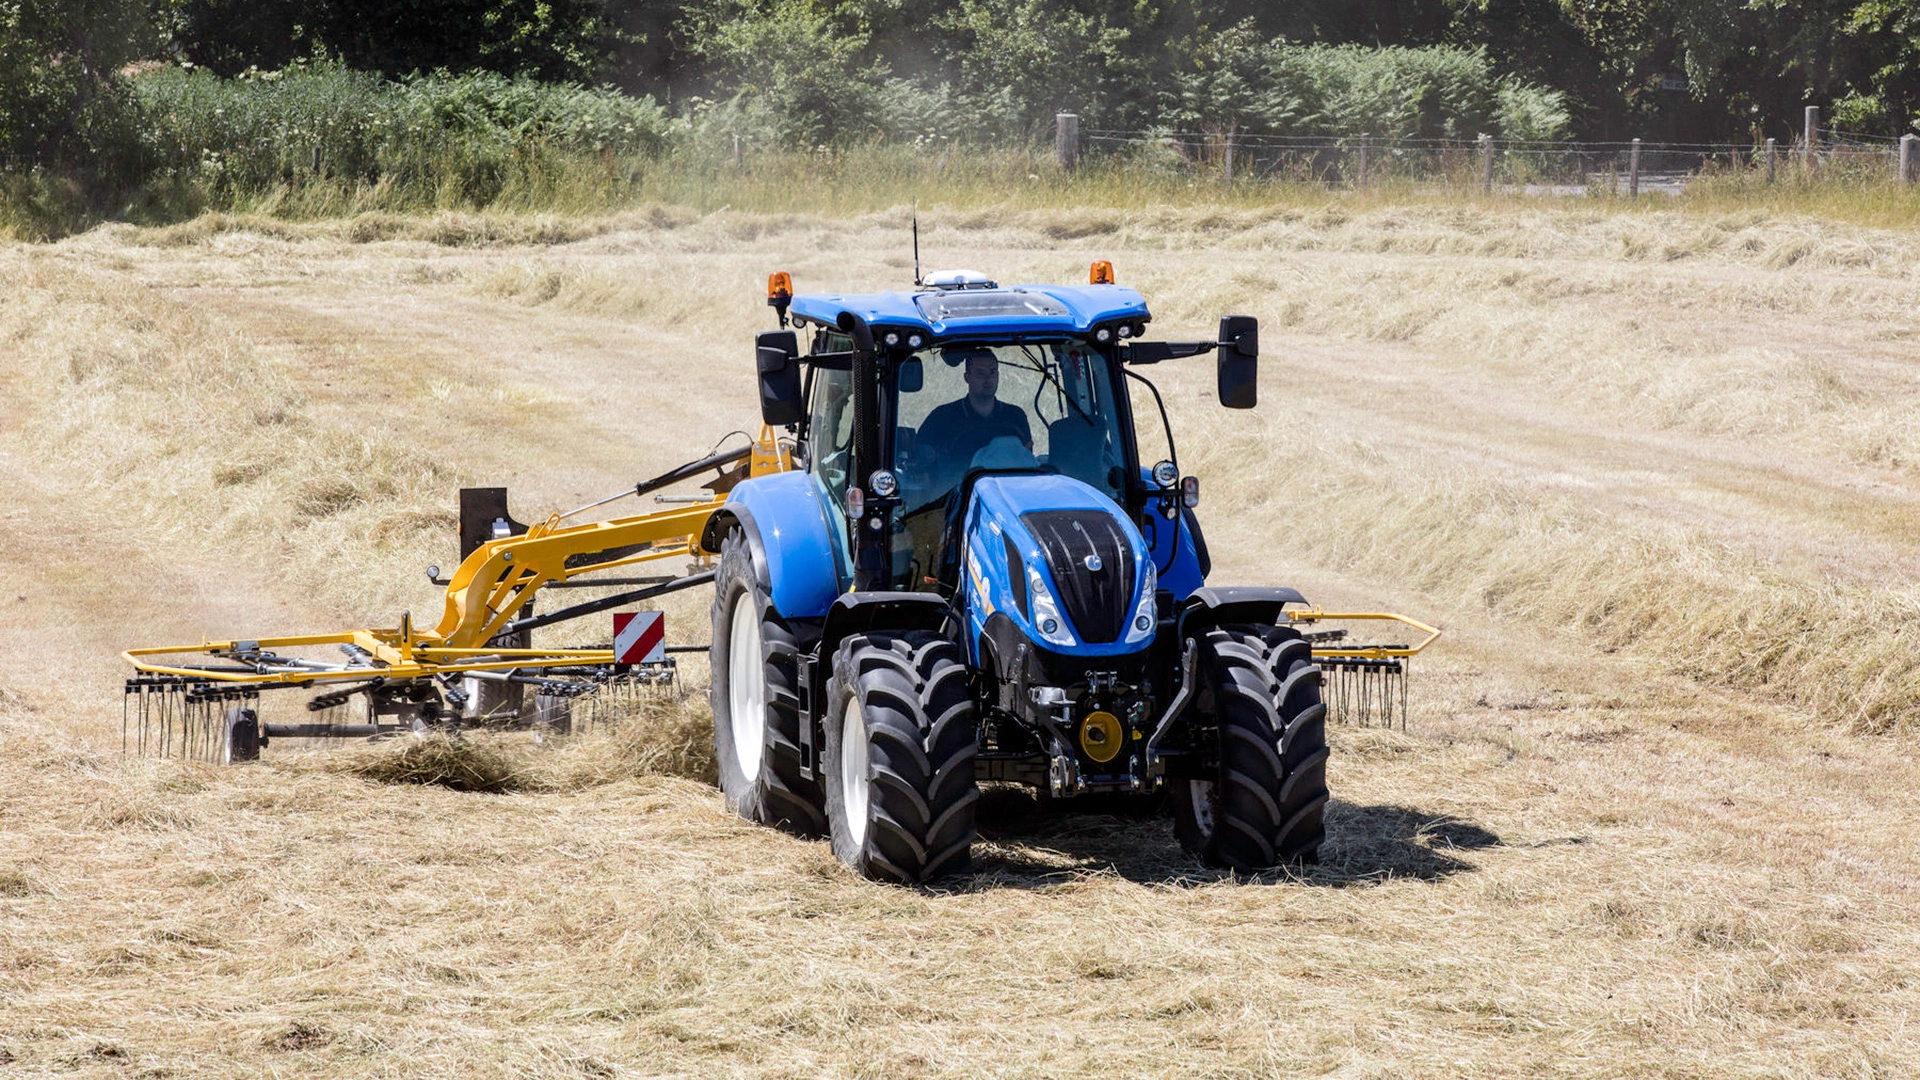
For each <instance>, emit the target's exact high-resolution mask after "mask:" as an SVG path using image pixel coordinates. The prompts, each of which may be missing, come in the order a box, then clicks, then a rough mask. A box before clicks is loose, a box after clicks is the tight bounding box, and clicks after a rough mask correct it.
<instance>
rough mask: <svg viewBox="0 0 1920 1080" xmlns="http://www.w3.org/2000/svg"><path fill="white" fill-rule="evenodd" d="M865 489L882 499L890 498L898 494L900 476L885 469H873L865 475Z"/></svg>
mask: <svg viewBox="0 0 1920 1080" xmlns="http://www.w3.org/2000/svg"><path fill="white" fill-rule="evenodd" d="M867 490H868V491H871V492H873V493H874V494H875V495H876V496H878V497H880V498H882V499H891V498H893V497H894V496H895V495H898V494H900V478H899V477H897V476H895V475H893V474H892V473H890V472H888V471H887V470H885V469H875V470H874V472H873V475H872V476H869V477H867Z"/></svg>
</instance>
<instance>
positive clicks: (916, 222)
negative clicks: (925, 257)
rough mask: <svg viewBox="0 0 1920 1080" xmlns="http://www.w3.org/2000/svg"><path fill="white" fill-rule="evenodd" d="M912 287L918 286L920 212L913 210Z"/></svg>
mask: <svg viewBox="0 0 1920 1080" xmlns="http://www.w3.org/2000/svg"><path fill="white" fill-rule="evenodd" d="M913 287H914V288H916V289H917V288H919V287H920V212H919V211H918V210H916V211H914V212H913Z"/></svg>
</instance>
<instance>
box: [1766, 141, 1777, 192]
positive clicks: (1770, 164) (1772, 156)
mask: <svg viewBox="0 0 1920 1080" xmlns="http://www.w3.org/2000/svg"><path fill="white" fill-rule="evenodd" d="M1779 159H1780V148H1779V144H1778V143H1776V142H1775V141H1774V140H1772V139H1768V140H1767V183H1769V184H1771V183H1773V169H1774V164H1775V162H1777V161H1778V160H1779Z"/></svg>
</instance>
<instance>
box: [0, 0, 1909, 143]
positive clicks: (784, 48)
mask: <svg viewBox="0 0 1920 1080" xmlns="http://www.w3.org/2000/svg"><path fill="white" fill-rule="evenodd" d="M302 63H308V64H320V65H332V66H333V67H334V68H338V69H345V70H351V71H355V72H361V73H367V74H369V75H377V76H380V77H383V78H384V79H386V80H389V81H393V82H396V83H399V82H405V81H406V80H407V79H409V77H413V78H415V79H418V78H419V77H422V76H430V75H431V74H432V73H443V74H445V75H448V76H455V77H458V76H465V75H473V74H475V73H489V74H491V75H493V76H498V77H499V78H502V79H506V80H511V81H515V82H517V83H544V84H554V83H571V84H577V85H581V86H590V87H602V86H604V87H608V88H612V89H617V90H619V91H622V92H624V93H626V94H627V95H630V96H645V97H649V98H651V99H653V101H654V102H655V103H657V105H658V107H659V108H661V109H662V110H663V111H664V113H665V114H671V115H673V116H677V117H680V118H683V119H684V120H685V121H686V122H688V123H691V124H702V125H705V126H707V127H709V128H721V129H725V130H729V131H733V132H735V133H738V134H744V135H746V136H748V137H750V138H754V139H759V140H764V141H767V142H773V143H780V144H784V145H787V146H791V147H812V146H817V145H834V144H844V143H847V142H850V141H858V140H862V139H872V138H888V139H970V140H985V141H1017V140H1028V141H1032V140H1036V139H1040V138H1043V137H1045V135H1046V134H1047V132H1048V131H1049V130H1050V125H1051V118H1052V116H1053V114H1054V113H1055V112H1056V111H1061V110H1070V111H1073V112H1077V113H1079V114H1080V116H1081V117H1082V124H1083V125H1084V126H1086V127H1088V128H1090V129H1099V128H1114V129H1125V130H1134V131H1144V130H1156V129H1158V130H1196V129H1197V130H1202V131H1206V132H1215V133H1221V132H1225V133H1231V132H1239V131H1246V132H1273V133H1311V132H1326V133H1332V134H1341V133H1350V132H1352V131H1356V130H1359V131H1369V132H1371V133H1373V134H1377V135H1392V134H1395V133H1400V134H1447V135H1460V136H1465V137H1471V136H1472V135H1473V134H1475V133H1478V132H1480V131H1488V132H1491V133H1495V134H1504V135H1507V136H1509V137H1522V138H1531V137H1563V136H1568V135H1571V136H1575V137H1581V138H1589V139H1621V138H1628V137H1635V136H1639V137H1645V138H1648V139H1650V140H1667V141H1715V142H1720V141H1727V140H1729V139H1732V140H1744V139H1754V140H1757V139H1760V138H1764V137H1768V136H1776V137H1781V138H1790V137H1791V136H1792V134H1793V133H1794V128H1795V125H1796V124H1797V119H1798V117H1799V115H1800V111H1801V108H1802V106H1804V105H1807V104H1817V105H1821V106H1823V107H1824V108H1825V110H1826V116H1827V117H1828V118H1829V123H1830V125H1831V126H1833V127H1836V128H1841V129H1845V130H1852V131H1858V132H1863V133H1868V134H1880V135H1895V134H1900V133H1904V132H1906V131H1908V130H1910V129H1911V124H1912V122H1913V119H1914V116H1915V114H1916V112H1920V5H1916V4H1913V3H1911V2H1909V0H1291V2H1289V3H1284V4H1279V3H1270V2H1261V0H1135V2H1132V3H1127V4H1112V3H1109V2H1106V0H685V2H667V0H11V2H9V3H4V4H0V153H6V154H11V155H15V156H32V157H34V158H35V159H38V160H45V159H48V158H49V157H54V156H58V155H60V154H61V153H62V152H63V149H64V152H66V153H67V154H68V156H70V157H71V156H74V155H75V154H76V153H77V154H83V155H87V156H90V157H91V158H93V159H94V160H96V161H98V160H104V159H102V158H101V156H100V149H101V148H102V147H108V146H114V145H127V144H128V143H127V140H129V139H135V138H136V136H137V134H138V132H137V131H136V130H135V129H142V123H143V122H142V120H141V118H140V114H139V112H138V109H137V105H138V101H139V95H138V94H137V93H136V92H135V91H134V89H133V83H134V82H135V81H137V79H138V77H139V75H140V73H141V72H142V71H143V70H149V69H154V68H162V67H164V68H168V69H171V70H188V71H193V70H198V71H200V72H203V73H208V74H210V75H212V76H215V77H229V78H230V77H235V76H241V75H243V74H246V73H249V72H256V73H257V72H277V71H281V70H285V69H288V68H289V67H290V66H293V65H298V64H302ZM596 100H598V99H596ZM603 105H604V102H602V106H603ZM602 106H596V108H599V107H602ZM147 127H149V128H150V127H151V125H147ZM142 130H144V129H142ZM136 141H137V140H136ZM76 148H77V149H76ZM136 156H137V155H136ZM136 165H137V163H136ZM136 165H130V166H129V168H134V167H136Z"/></svg>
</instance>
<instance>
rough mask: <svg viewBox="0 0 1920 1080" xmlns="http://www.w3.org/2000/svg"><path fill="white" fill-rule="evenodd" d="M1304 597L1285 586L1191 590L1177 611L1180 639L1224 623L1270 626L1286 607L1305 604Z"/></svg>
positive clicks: (1243, 586)
mask: <svg viewBox="0 0 1920 1080" xmlns="http://www.w3.org/2000/svg"><path fill="white" fill-rule="evenodd" d="M1306 602H1307V598H1306V597H1304V596H1301V595H1300V591H1299V590H1298V589H1290V588H1287V587H1286V586H1284V585H1274V586H1260V585H1251V586H1249V585H1240V586H1223V587H1219V588H1215V587H1213V586H1207V587H1205V588H1199V589H1195V590H1193V595H1191V596H1189V597H1187V602H1186V604H1185V606H1183V607H1182V608H1181V609H1180V629H1179V639H1180V640H1181V641H1185V640H1187V639H1188V638H1191V637H1193V636H1194V635H1196V634H1199V633H1201V632H1202V631H1205V630H1208V629H1211V628H1212V627H1215V626H1224V625H1226V624H1227V623H1257V624H1259V625H1262V626H1272V625H1273V624H1275V623H1277V622H1279V621H1280V611H1281V609H1282V608H1285V607H1286V606H1287V605H1288V604H1304V603H1306Z"/></svg>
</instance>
